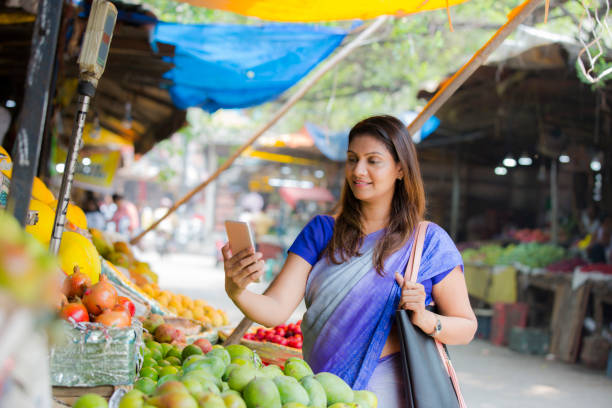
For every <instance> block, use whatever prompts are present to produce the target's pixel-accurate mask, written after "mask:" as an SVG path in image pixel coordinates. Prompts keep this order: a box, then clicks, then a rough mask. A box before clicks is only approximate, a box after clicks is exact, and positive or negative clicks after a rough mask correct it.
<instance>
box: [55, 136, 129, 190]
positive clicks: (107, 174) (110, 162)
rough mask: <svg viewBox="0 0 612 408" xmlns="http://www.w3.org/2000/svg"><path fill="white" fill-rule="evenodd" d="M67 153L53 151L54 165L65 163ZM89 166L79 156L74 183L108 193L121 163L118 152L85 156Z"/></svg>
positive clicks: (59, 148) (60, 149) (58, 150)
mask: <svg viewBox="0 0 612 408" xmlns="http://www.w3.org/2000/svg"><path fill="white" fill-rule="evenodd" d="M67 155H68V152H67V151H66V150H64V149H62V148H61V147H58V148H56V149H55V163H65V162H66V156H67ZM87 157H88V158H89V162H88V163H89V164H87V165H85V164H83V159H84V157H83V156H79V159H78V161H77V166H76V170H75V172H74V183H75V185H76V186H77V187H80V188H84V189H88V190H93V191H99V192H110V191H111V190H112V187H113V181H114V179H115V173H117V169H118V168H119V164H120V162H121V152H120V151H119V150H112V151H107V152H104V153H90V154H88V155H87Z"/></svg>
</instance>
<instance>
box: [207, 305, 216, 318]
mask: <svg viewBox="0 0 612 408" xmlns="http://www.w3.org/2000/svg"><path fill="white" fill-rule="evenodd" d="M213 313H215V309H214V308H213V307H212V306H208V305H206V306H204V314H206V316H211V315H212V314H213Z"/></svg>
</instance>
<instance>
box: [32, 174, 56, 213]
mask: <svg viewBox="0 0 612 408" xmlns="http://www.w3.org/2000/svg"><path fill="white" fill-rule="evenodd" d="M32 197H34V198H35V199H37V200H38V201H42V202H43V203H45V204H47V205H49V206H51V209H52V210H53V211H55V209H56V208H57V201H55V197H54V196H53V193H52V192H51V190H49V189H48V188H47V186H46V185H45V183H44V182H43V181H42V180H41V179H39V178H38V177H34V182H33V183H32Z"/></svg>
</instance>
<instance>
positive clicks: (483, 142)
mask: <svg viewBox="0 0 612 408" xmlns="http://www.w3.org/2000/svg"><path fill="white" fill-rule="evenodd" d="M519 34H520V36H519V37H518V40H517V42H519V43H520V44H522V47H518V48H517V47H513V48H510V47H509V48H508V49H500V50H499V52H498V53H497V54H496V55H494V57H493V58H492V59H491V60H490V61H489V62H488V63H487V65H485V66H483V67H481V68H479V69H478V70H477V71H476V72H475V73H474V75H473V76H472V77H471V78H470V79H469V80H468V81H467V82H466V83H465V84H464V85H463V86H462V87H461V88H460V89H459V90H458V91H457V93H456V94H455V95H454V96H453V97H451V98H450V99H449V101H448V102H447V104H446V105H445V106H444V107H443V108H441V109H440V111H439V112H438V116H439V117H440V120H441V123H440V127H439V128H438V129H437V130H436V131H435V132H434V133H433V134H432V135H431V136H430V137H429V138H428V139H427V140H425V141H423V142H422V143H420V144H419V145H418V149H419V152H420V154H421V161H422V172H423V177H424V180H425V187H426V190H427V194H428V198H429V205H430V210H429V211H430V216H431V218H432V219H433V220H434V221H436V222H438V223H440V224H441V225H445V226H447V227H448V231H449V232H450V233H451V235H452V236H453V237H454V238H455V239H456V240H457V242H459V247H460V249H461V250H462V254H463V259H464V262H465V277H466V281H467V285H468V289H469V293H470V295H471V297H472V301H473V303H472V304H473V306H474V307H476V308H477V309H476V313H477V315H478V319H479V332H478V336H479V337H481V338H485V339H490V340H491V342H492V343H493V344H496V345H508V346H509V347H510V348H512V349H513V350H516V351H519V352H523V353H531V354H540V355H548V356H549V358H558V359H560V360H562V361H564V362H568V363H577V362H580V363H582V364H585V365H587V366H589V367H591V368H595V369H599V370H604V369H606V367H610V363H607V362H608V361H611V360H612V359H611V358H610V343H609V336H610V333H611V331H612V268H611V266H610V259H611V256H612V254H611V253H606V252H607V251H610V246H609V242H603V240H605V239H606V238H605V237H606V236H607V237H608V238H607V239H608V240H609V239H610V237H609V234H610V226H609V224H610V221H611V219H610V212H609V211H610V209H611V208H612V183H610V182H602V180H610V175H611V173H610V172H611V171H612V170H611V167H610V163H611V159H612V156H611V154H612V145H611V144H610V143H611V140H612V138H611V135H610V131H611V129H612V128H611V127H610V116H609V113H608V112H607V111H606V110H607V107H606V106H607V103H608V102H607V101H609V98H608V97H609V96H610V92H609V88H606V87H603V88H602V87H600V88H594V87H592V86H591V85H589V84H587V83H584V82H583V81H581V79H580V77H579V75H577V72H576V67H575V61H576V55H577V53H578V52H579V50H580V47H579V46H578V44H577V43H574V42H571V41H569V40H568V39H566V38H565V39H559V38H552V39H551V38H550V37H549V36H548V35H547V34H546V33H543V32H539V31H537V30H534V29H532V28H530V29H527V28H524V29H520V30H519ZM555 41H557V42H555ZM421 94H422V96H423V97H424V98H427V97H429V95H430V94H428V93H427V92H425V91H422V92H421ZM440 163H447V164H445V165H441V164H440ZM449 203H450V206H449ZM449 207H450V211H448V209H449ZM606 234H608V235H606ZM598 240H602V242H598ZM608 371H609V368H608Z"/></svg>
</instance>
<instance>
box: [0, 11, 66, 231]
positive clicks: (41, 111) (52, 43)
mask: <svg viewBox="0 0 612 408" xmlns="http://www.w3.org/2000/svg"><path fill="white" fill-rule="evenodd" d="M61 15H62V2H61V1H60V0H40V2H39V5H38V15H37V16H36V23H35V24H34V34H33V35H32V46H31V48H30V60H29V62H28V71H27V73H26V82H25V97H24V99H23V106H22V107H21V113H20V114H19V118H18V119H17V129H18V131H17V139H16V141H15V145H14V146H13V152H12V157H13V174H12V179H11V189H10V192H9V196H8V201H7V211H8V212H9V213H12V214H13V215H14V216H15V218H16V219H17V221H19V223H20V224H21V225H22V226H25V225H26V217H27V214H28V208H29V207H30V197H31V195H32V182H33V181H34V177H35V176H36V173H37V171H38V160H39V157H40V146H41V144H42V137H43V131H44V129H45V118H46V114H47V105H48V101H49V94H50V91H49V88H50V86H51V76H52V73H53V64H54V62H55V50H56V47H57V36H58V32H59V26H60V20H61Z"/></svg>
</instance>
